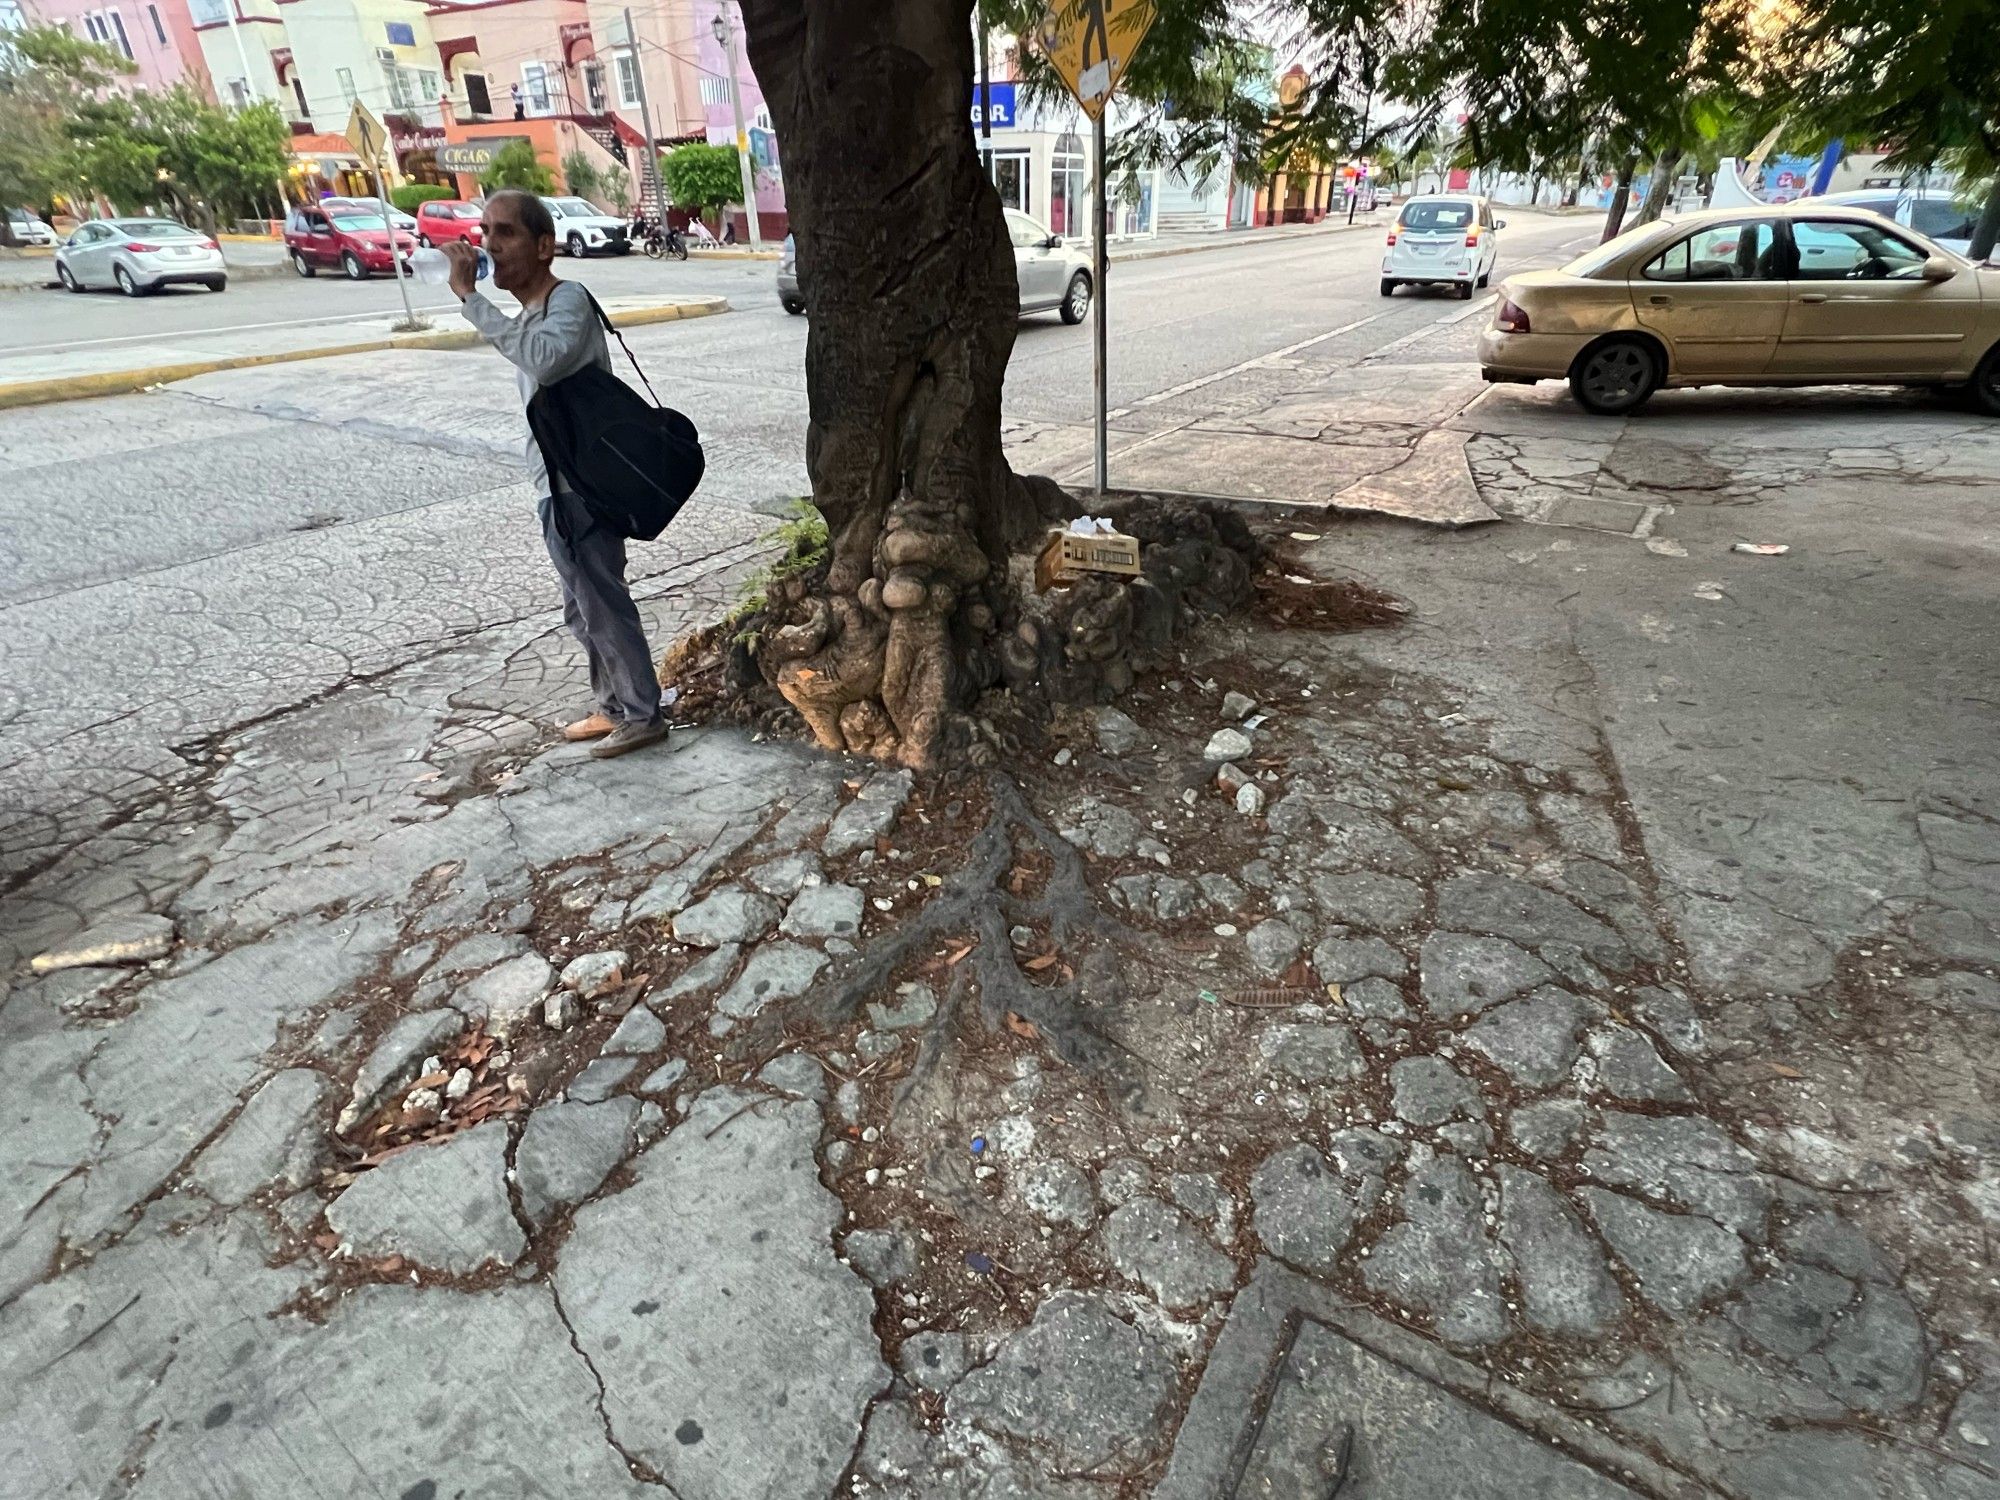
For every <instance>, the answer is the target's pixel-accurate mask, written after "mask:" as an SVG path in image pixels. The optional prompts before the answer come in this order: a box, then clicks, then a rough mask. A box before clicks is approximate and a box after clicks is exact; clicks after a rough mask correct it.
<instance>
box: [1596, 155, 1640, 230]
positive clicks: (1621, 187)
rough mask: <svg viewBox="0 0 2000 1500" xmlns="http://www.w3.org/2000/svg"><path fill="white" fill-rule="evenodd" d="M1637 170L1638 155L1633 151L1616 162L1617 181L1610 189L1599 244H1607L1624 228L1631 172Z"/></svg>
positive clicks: (1630, 193) (1630, 192)
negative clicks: (1608, 202)
mask: <svg viewBox="0 0 2000 1500" xmlns="http://www.w3.org/2000/svg"><path fill="white" fill-rule="evenodd" d="M1638 170H1639V156H1638V153H1637V152H1633V153H1632V154H1631V155H1629V156H1627V157H1626V158H1625V159H1624V161H1622V162H1620V163H1619V164H1618V182H1617V185H1616V186H1615V187H1613V188H1612V189H1611V206H1610V208H1609V209H1607V210H1606V211H1605V215H1604V234H1603V237H1602V238H1600V239H1599V240H1598V243H1599V244H1600V245H1608V244H1609V243H1611V241H1613V240H1615V239H1617V238H1618V236H1619V234H1620V233H1621V232H1623V230H1624V228H1625V200H1626V199H1628V198H1630V197H1631V196H1632V174H1633V173H1634V172H1636V171H1638Z"/></svg>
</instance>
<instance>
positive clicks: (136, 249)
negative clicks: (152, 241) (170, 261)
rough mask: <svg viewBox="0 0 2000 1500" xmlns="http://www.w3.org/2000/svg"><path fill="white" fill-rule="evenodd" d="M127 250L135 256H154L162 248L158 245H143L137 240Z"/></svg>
mask: <svg viewBox="0 0 2000 1500" xmlns="http://www.w3.org/2000/svg"><path fill="white" fill-rule="evenodd" d="M125 248H126V249H127V250H130V251H131V252H132V253H133V254H134V255H152V254H154V253H156V252H157V251H158V250H159V248H160V247H159V246H158V245H142V244H140V243H139V242H138V241H137V240H133V241H132V242H131V243H130V244H128V245H127V246H126V247H125Z"/></svg>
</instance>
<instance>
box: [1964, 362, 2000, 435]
mask: <svg viewBox="0 0 2000 1500" xmlns="http://www.w3.org/2000/svg"><path fill="white" fill-rule="evenodd" d="M1965 390H1966V394H1967V395H1968V396H1970V397H1971V398H1972V404H1973V406H1975V407H1976V408H1978V409H1979V410H1980V411H1982V412H1984V413H1985V414H1986V415H1987V416H1989V417H2000V344H1995V345H1994V346H1993V347H1992V348H1991V349H1988V350H1987V351H1986V358H1984V359H1982V360H1981V361H1980V362H1979V368H1978V369H1976V370H1974V371H1973V372H1972V384H1970V385H1969V386H1967V387H1966V388H1965Z"/></svg>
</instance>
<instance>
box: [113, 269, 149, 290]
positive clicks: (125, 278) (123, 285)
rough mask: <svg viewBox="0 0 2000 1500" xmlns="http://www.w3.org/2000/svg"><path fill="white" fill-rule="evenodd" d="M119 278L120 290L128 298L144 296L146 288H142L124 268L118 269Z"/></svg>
mask: <svg viewBox="0 0 2000 1500" xmlns="http://www.w3.org/2000/svg"><path fill="white" fill-rule="evenodd" d="M117 278H118V290H119V291H121V292H123V293H124V294H125V295H126V296H128V297H137V296H140V295H142V294H143V292H144V288H143V287H141V286H140V285H139V283H138V282H136V281H134V280H133V279H132V273H131V272H130V271H128V270H126V269H125V268H124V267H123V266H120V267H119V268H118V271H117Z"/></svg>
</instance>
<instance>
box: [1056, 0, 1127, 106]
mask: <svg viewBox="0 0 2000 1500" xmlns="http://www.w3.org/2000/svg"><path fill="white" fill-rule="evenodd" d="M1153 15H1154V9H1153V0H1053V3H1052V4H1051V5H1050V6H1049V8H1048V11H1047V13H1046V14H1045V15H1043V17H1042V24H1041V25H1040V26H1039V27H1038V28H1036V33H1035V35H1036V38H1037V39H1038V40H1039V41H1040V43H1041V47H1042V52H1043V55H1045V56H1046V57H1047V58H1048V60H1049V62H1050V64H1051V65H1052V66H1053V67H1054V68H1055V70H1056V72H1057V73H1058V74H1059V75H1061V77H1062V81H1063V82H1064V83H1065V84H1066V85H1068V87H1069V91H1070V92H1071V93H1072V94H1074V95H1076V100H1077V103H1079V104H1081V105H1082V106H1083V112H1084V113H1085V114H1087V115H1089V116H1090V118H1091V119H1093V120H1095V119H1097V118H1098V117H1099V116H1100V115H1102V114H1103V113H1104V106H1105V105H1106V104H1108V103H1110V102H1111V95H1112V93H1113V91H1114V90H1116V89H1117V87H1118V82H1119V80H1120V79H1122V78H1123V77H1124V76H1125V70H1126V69H1127V68H1128V67H1130V66H1131V64H1132V56H1133V54H1134V53H1136V52H1137V51H1138V50H1139V43H1140V42H1142V41H1144V40H1145V37H1146V30H1147V28H1148V27H1150V26H1151V25H1152V24H1153Z"/></svg>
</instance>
